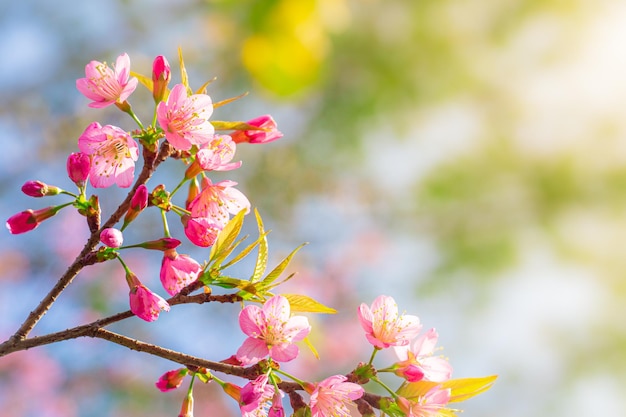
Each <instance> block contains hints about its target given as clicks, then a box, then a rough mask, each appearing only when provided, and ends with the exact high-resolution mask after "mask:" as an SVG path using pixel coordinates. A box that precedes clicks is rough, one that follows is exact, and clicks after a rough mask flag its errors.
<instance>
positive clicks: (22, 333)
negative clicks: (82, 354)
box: [0, 141, 172, 351]
mask: <svg viewBox="0 0 626 417" xmlns="http://www.w3.org/2000/svg"><path fill="white" fill-rule="evenodd" d="M171 151H172V148H171V146H170V145H169V143H168V142H167V141H164V142H163V144H162V146H161V149H160V150H159V153H158V154H155V153H151V152H148V151H147V150H146V149H145V148H144V155H143V157H144V166H143V169H142V170H141V173H140V174H139V177H137V181H136V182H135V185H134V186H133V188H132V189H131V190H130V192H129V193H128V195H127V196H126V199H125V200H124V201H123V202H122V204H120V206H119V207H118V208H117V210H116V211H115V212H114V213H113V214H112V215H111V217H109V219H108V220H107V221H106V222H105V223H104V224H103V225H102V227H101V228H100V230H98V231H96V232H94V233H92V234H91V236H90V237H89V239H87V242H86V243H85V246H84V247H83V249H82V250H81V251H80V253H79V254H78V256H77V257H76V259H74V262H72V264H71V265H70V266H69V267H68V268H67V270H66V271H65V273H64V274H63V275H61V277H60V278H59V280H58V281H57V282H56V284H55V285H54V286H53V287H52V289H51V290H50V291H49V292H48V294H47V295H46V296H45V297H44V298H43V299H42V300H41V301H40V302H39V304H38V305H37V307H36V308H35V309H34V310H33V311H31V312H30V314H29V315H28V317H26V320H24V322H23V323H22V325H21V326H20V327H19V329H18V330H17V331H16V332H15V333H14V334H13V336H11V337H10V338H9V339H8V340H7V341H6V342H4V343H2V344H0V351H1V350H2V347H5V345H7V344H8V345H14V344H16V343H18V342H19V341H22V340H24V339H26V336H28V334H29V333H30V332H31V330H33V328H34V327H35V326H36V325H37V323H38V322H39V320H41V318H42V317H43V316H44V315H45V314H46V313H47V312H48V310H49V309H50V306H52V304H54V302H55V301H56V299H57V298H58V297H59V295H60V294H61V293H62V292H63V290H65V288H67V286H68V285H69V284H70V283H71V282H72V280H73V279H74V277H76V275H77V274H78V272H79V271H80V270H81V269H83V267H84V266H86V265H87V263H86V258H87V255H89V254H90V253H91V252H93V250H94V249H95V248H96V246H97V245H98V243H99V242H100V232H102V230H104V229H106V228H108V227H113V226H114V225H115V224H116V223H117V222H118V221H119V220H120V219H121V218H122V216H123V215H124V213H126V211H127V210H128V207H129V206H130V201H131V199H132V198H133V195H135V192H136V191H137V187H139V185H141V184H145V183H146V182H147V181H148V179H150V177H151V176H152V174H153V173H154V170H155V169H156V167H157V166H158V165H159V164H160V163H162V162H163V161H165V160H166V159H167V158H168V156H169V155H170V153H171Z"/></svg>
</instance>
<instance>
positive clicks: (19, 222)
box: [6, 206, 65, 235]
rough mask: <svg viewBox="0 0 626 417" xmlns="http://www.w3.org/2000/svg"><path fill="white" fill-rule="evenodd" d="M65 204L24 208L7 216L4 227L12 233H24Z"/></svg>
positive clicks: (55, 212)
mask: <svg viewBox="0 0 626 417" xmlns="http://www.w3.org/2000/svg"><path fill="white" fill-rule="evenodd" d="M63 207H65V206H54V207H46V208H42V209H39V210H31V209H28V210H24V211H22V212H20V213H17V214H14V215H13V216H11V217H9V219H8V220H7V222H6V227H7V229H9V232H10V233H11V234H14V235H18V234H20V233H26V232H29V231H31V230H33V229H35V228H36V227H37V226H39V224H40V223H41V222H42V221H44V220H46V219H49V218H50V217H52V216H54V215H55V214H57V212H58V211H59V210H61V209H62V208H63Z"/></svg>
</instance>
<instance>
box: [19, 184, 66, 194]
mask: <svg viewBox="0 0 626 417" xmlns="http://www.w3.org/2000/svg"><path fill="white" fill-rule="evenodd" d="M22 192H23V193H24V194H26V195H27V196H29V197H45V196H49V195H57V194H59V193H60V192H61V189H60V188H59V187H55V186H54V185H48V184H46V183H43V182H41V181H26V182H25V183H24V185H22Z"/></svg>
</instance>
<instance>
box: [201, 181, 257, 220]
mask: <svg viewBox="0 0 626 417" xmlns="http://www.w3.org/2000/svg"><path fill="white" fill-rule="evenodd" d="M235 185H237V183H236V182H235V181H230V180H224V181H220V182H218V183H216V184H213V183H212V182H211V180H210V179H209V178H202V190H201V191H200V194H198V195H197V196H196V198H194V199H193V200H192V201H191V203H189V207H188V210H189V211H191V216H192V217H206V218H208V219H209V220H210V221H211V222H212V223H217V224H219V225H220V226H222V227H224V226H226V223H228V219H229V214H237V213H239V212H240V211H241V210H246V212H248V211H250V201H248V199H247V198H246V196H245V195H243V193H242V192H241V191H239V190H237V189H236V188H234V186H235Z"/></svg>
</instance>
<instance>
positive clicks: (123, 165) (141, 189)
mask: <svg viewBox="0 0 626 417" xmlns="http://www.w3.org/2000/svg"><path fill="white" fill-rule="evenodd" d="M183 69H184V68H183V67H182V61H181V70H183ZM149 81H150V80H148V79H147V77H145V79H142V83H144V84H146V85H147V86H148V88H151V90H152V92H153V97H154V101H155V124H153V125H150V126H144V124H143V123H142V122H141V121H140V120H139V117H138V116H137V115H136V114H135V113H134V112H133V110H132V107H131V105H130V103H129V100H130V98H131V96H132V94H133V92H134V91H135V89H136V88H137V86H138V84H139V79H138V78H137V77H135V76H131V69H130V58H129V56H128V55H127V54H122V55H120V56H119V57H118V58H117V59H116V61H115V65H114V66H112V67H110V66H109V65H107V64H106V63H103V62H99V61H91V62H90V63H89V64H87V65H86V67H85V77H84V78H80V79H78V80H77V81H76V88H77V89H78V91H79V92H80V93H82V94H83V95H84V96H85V97H86V98H88V99H89V100H90V101H91V102H90V103H89V107H92V108H104V107H107V106H110V105H115V106H117V107H118V108H119V109H120V110H122V111H124V112H125V113H128V114H129V115H130V116H131V117H132V118H133V120H135V121H136V122H137V124H138V126H139V129H138V130H135V131H126V130H124V129H122V128H120V127H118V126H114V125H109V124H104V125H102V124H100V123H99V122H96V121H94V122H92V123H91V124H89V125H88V126H87V127H86V128H85V130H84V131H83V133H82V134H81V135H80V136H79V138H78V142H77V143H78V149H79V152H75V153H72V154H70V155H69V157H68V158H67V174H68V177H69V178H70V180H71V181H72V182H73V183H74V184H75V185H76V186H77V188H78V193H73V192H69V191H65V190H63V189H61V188H59V187H56V186H52V185H48V184H45V183H43V182H41V181H27V182H26V183H25V184H24V186H23V187H22V191H23V192H24V193H25V194H26V195H29V196H32V197H44V196H53V195H58V194H64V195H68V196H70V197H72V198H73V201H72V202H69V203H65V204H61V205H58V206H52V207H47V208H44V209H40V210H30V209H29V210H26V211H23V212H21V213H18V214H16V215H14V216H12V217H11V218H9V219H8V220H7V223H6V226H7V228H8V229H9V231H10V232H11V233H13V234H19V233H24V232H27V231H30V230H33V229H35V228H36V227H38V226H39V225H40V224H41V223H42V222H43V221H44V220H46V219H48V218H50V217H52V216H54V215H55V214H56V213H57V212H58V211H59V210H61V209H62V208H64V207H67V206H70V205H73V206H74V207H76V208H77V209H78V211H79V213H81V214H83V215H84V216H86V217H87V220H88V223H89V225H90V229H92V231H96V230H98V229H99V228H100V206H99V203H98V196H97V195H93V196H91V197H90V198H87V197H86V192H87V182H88V183H89V184H90V185H91V186H92V187H94V188H96V189H99V188H107V187H111V186H113V185H117V186H118V187H121V188H127V187H130V186H131V185H132V184H133V183H134V181H135V180H136V173H135V164H136V162H137V161H138V159H139V155H140V148H144V152H145V151H146V150H148V151H153V153H154V150H156V149H157V148H158V146H159V145H160V144H161V145H163V144H167V145H168V146H169V147H170V149H171V150H172V151H171V152H170V154H173V153H175V152H178V153H179V154H180V155H181V156H182V158H180V159H181V161H182V162H183V163H185V164H186V165H187V169H186V171H185V176H184V178H182V179H181V182H180V183H179V184H178V186H177V187H176V188H175V189H174V190H173V191H171V192H170V191H167V190H166V188H165V186H164V185H162V184H161V185H158V186H157V187H155V189H154V191H152V192H151V193H150V192H149V191H148V188H147V187H146V184H145V183H143V182H141V183H137V184H136V186H135V187H134V193H133V196H132V199H131V201H130V205H129V206H128V209H127V212H126V215H125V216H124V219H123V225H122V227H121V228H119V229H118V228H114V227H107V228H104V229H103V230H99V233H100V235H99V236H100V241H101V243H102V244H103V245H104V247H105V249H104V250H103V251H101V252H100V253H99V254H98V256H99V257H98V260H99V261H101V260H106V259H110V258H117V259H119V260H120V262H121V263H122V265H123V267H124V269H125V275H126V280H127V282H128V285H129V298H130V300H129V301H130V307H131V311H132V312H133V313H134V314H135V315H136V316H138V317H140V318H142V319H144V320H146V321H154V320H156V319H157V318H158V316H159V313H160V311H162V310H166V311H167V310H169V304H168V303H167V301H165V300H164V299H163V298H162V297H160V296H158V295H157V294H155V293H154V292H152V291H151V290H149V289H148V287H147V286H145V285H144V284H143V283H142V282H141V281H140V280H139V278H138V277H137V276H136V275H135V274H133V273H132V271H130V269H129V268H128V266H127V265H126V264H124V262H123V261H122V259H121V256H120V254H119V249H126V248H128V247H143V248H146V249H153V250H154V249H156V250H161V251H163V260H162V263H161V273H160V278H161V283H162V285H163V288H164V289H165V291H166V292H167V293H168V294H169V295H171V296H175V295H176V294H178V293H179V292H180V291H181V290H182V289H183V288H185V287H186V286H187V285H189V284H191V283H193V282H194V281H196V280H197V279H198V277H199V276H200V274H201V273H202V272H203V270H202V267H201V265H200V263H198V262H197V261H196V260H194V259H192V258H191V257H190V256H188V255H185V254H179V253H177V252H176V249H175V247H176V246H178V244H180V241H178V240H176V239H173V238H172V237H171V236H170V235H169V231H168V230H169V228H168V227H167V219H166V218H165V216H164V217H163V219H164V223H165V224H164V229H165V234H166V236H164V238H163V239H170V241H169V242H168V243H167V244H165V242H164V241H162V242H161V243H162V244H161V245H154V244H152V245H146V244H135V245H129V246H127V247H124V246H122V243H123V240H124V239H123V234H122V232H123V230H124V229H125V228H126V227H128V225H129V224H130V223H131V222H132V221H133V220H134V219H135V218H136V217H137V216H138V215H139V214H140V213H141V212H142V211H143V210H144V209H145V208H146V207H148V206H156V207H158V208H160V209H161V210H162V212H163V213H164V214H165V213H170V212H171V213H175V214H177V215H178V216H179V218H180V220H181V221H182V223H183V225H184V232H185V236H186V237H187V239H188V240H189V241H190V242H191V243H193V244H195V245H198V246H201V247H209V246H212V245H213V244H214V243H215V241H216V239H217V236H218V234H219V232H220V231H221V230H222V229H223V228H224V227H225V226H226V224H227V223H228V221H229V219H230V216H231V215H234V214H237V213H239V212H240V211H244V212H248V211H249V210H250V202H249V201H248V199H247V198H246V196H245V195H244V194H243V193H242V192H241V191H239V190H237V189H236V188H235V186H236V185H237V183H236V182H234V181H230V180H224V181H220V182H217V183H213V182H212V181H211V179H210V178H209V177H208V176H207V174H208V173H209V172H210V171H229V170H233V169H237V168H239V167H240V166H241V165H242V164H241V162H233V161H232V160H233V158H234V156H235V152H236V143H241V142H250V143H266V142H269V141H273V140H276V139H278V138H280V137H281V136H282V133H281V132H279V131H278V129H277V127H276V123H275V122H274V119H273V118H272V117H271V116H269V115H264V116H260V117H257V118H254V119H252V120H250V121H249V122H230V123H225V122H219V121H218V122H215V124H217V125H218V126H224V125H226V126H232V129H230V130H231V132H227V133H230V134H227V133H226V132H222V133H219V134H218V133H216V128H215V127H214V125H213V123H212V121H211V120H210V118H211V116H212V115H213V110H214V104H213V100H212V99H211V97H210V96H209V95H208V94H206V93H205V92H204V91H199V92H195V93H193V92H191V88H190V86H189V85H188V84H187V82H186V80H184V82H182V83H179V84H176V85H174V86H173V87H172V88H171V90H170V89H169V83H170V81H171V69H170V65H169V63H168V61H167V59H166V58H165V57H163V56H157V57H156V58H155V60H154V63H153V68H152V77H151V82H149ZM165 149H167V148H165ZM197 177H200V188H199V189H198V188H194V186H195V185H197V184H198V180H197ZM187 181H189V182H191V184H192V186H191V187H190V192H189V194H188V196H187V198H186V202H185V204H183V205H182V206H177V205H175V204H173V202H172V196H173V195H174V194H175V192H177V191H178V190H179V188H180V186H181V185H183V183H184V182H187ZM173 242H177V243H176V244H173Z"/></svg>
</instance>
